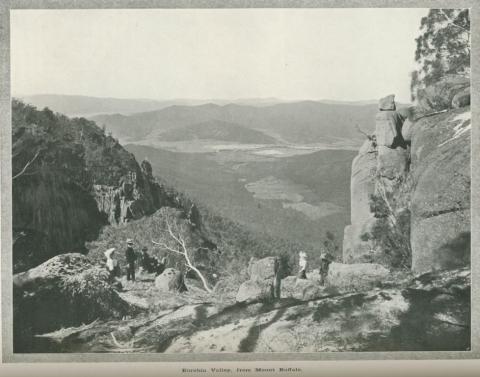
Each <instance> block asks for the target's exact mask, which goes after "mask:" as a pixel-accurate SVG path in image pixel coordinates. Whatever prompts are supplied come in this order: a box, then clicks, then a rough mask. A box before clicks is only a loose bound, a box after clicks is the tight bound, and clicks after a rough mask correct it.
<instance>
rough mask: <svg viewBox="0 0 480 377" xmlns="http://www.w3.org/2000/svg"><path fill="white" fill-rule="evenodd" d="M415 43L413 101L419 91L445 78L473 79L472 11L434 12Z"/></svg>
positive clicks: (412, 78) (424, 18) (421, 29)
mask: <svg viewBox="0 0 480 377" xmlns="http://www.w3.org/2000/svg"><path fill="white" fill-rule="evenodd" d="M420 31H421V34H420V36H419V37H418V38H416V39H415V41H416V44H417V48H416V51H415V61H416V62H417V65H418V69H417V70H415V71H413V72H412V76H411V85H410V87H411V93H412V100H414V99H415V98H416V93H417V91H418V90H419V89H422V88H425V87H426V86H429V85H431V84H434V83H436V82H437V81H438V80H440V79H441V78H442V77H444V76H445V75H449V74H455V75H462V76H466V77H470V14H469V10H468V9H430V11H429V13H428V15H427V16H426V17H423V18H422V20H421V24H420Z"/></svg>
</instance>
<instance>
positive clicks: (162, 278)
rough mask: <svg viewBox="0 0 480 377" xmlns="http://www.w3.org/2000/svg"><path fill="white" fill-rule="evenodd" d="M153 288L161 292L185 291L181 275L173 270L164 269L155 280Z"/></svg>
mask: <svg viewBox="0 0 480 377" xmlns="http://www.w3.org/2000/svg"><path fill="white" fill-rule="evenodd" d="M155 288H157V289H158V290H159V291H162V292H184V291H186V290H187V288H186V287H185V283H184V280H183V274H182V273H181V272H180V271H178V270H176V269H175V268H167V269H165V270H164V271H163V272H162V274H161V275H159V276H157V277H156V278H155Z"/></svg>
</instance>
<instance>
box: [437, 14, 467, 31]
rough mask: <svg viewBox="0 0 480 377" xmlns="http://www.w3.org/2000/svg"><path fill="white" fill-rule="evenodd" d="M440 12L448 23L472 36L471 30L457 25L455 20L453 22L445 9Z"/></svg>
mask: <svg viewBox="0 0 480 377" xmlns="http://www.w3.org/2000/svg"><path fill="white" fill-rule="evenodd" d="M439 10H440V12H441V13H442V14H443V15H444V16H445V18H446V19H447V21H450V25H452V26H455V27H458V28H459V29H462V30H463V31H464V32H466V33H468V35H470V30H469V29H466V28H464V27H463V26H460V25H457V24H456V23H455V20H452V19H451V18H450V17H449V16H448V15H447V14H446V13H445V11H444V10H443V9H439Z"/></svg>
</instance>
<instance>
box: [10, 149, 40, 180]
mask: <svg viewBox="0 0 480 377" xmlns="http://www.w3.org/2000/svg"><path fill="white" fill-rule="evenodd" d="M39 154H40V150H38V151H37V153H35V156H33V158H32V159H31V160H30V161H28V162H27V164H26V165H25V166H24V167H23V169H22V170H21V171H20V172H19V173H17V174H15V175H14V176H13V177H12V179H16V178H18V177H20V176H22V175H23V174H25V172H26V171H27V169H28V167H29V166H30V165H31V164H32V163H33V162H34V161H35V160H36V159H37V157H38V155H39Z"/></svg>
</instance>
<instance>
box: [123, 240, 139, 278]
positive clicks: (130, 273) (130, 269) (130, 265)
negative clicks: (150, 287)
mask: <svg viewBox="0 0 480 377" xmlns="http://www.w3.org/2000/svg"><path fill="white" fill-rule="evenodd" d="M125 258H126V259H127V280H132V281H135V261H136V259H137V255H136V254H135V251H134V250H133V240H131V239H130V238H129V239H127V250H126V251H125Z"/></svg>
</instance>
